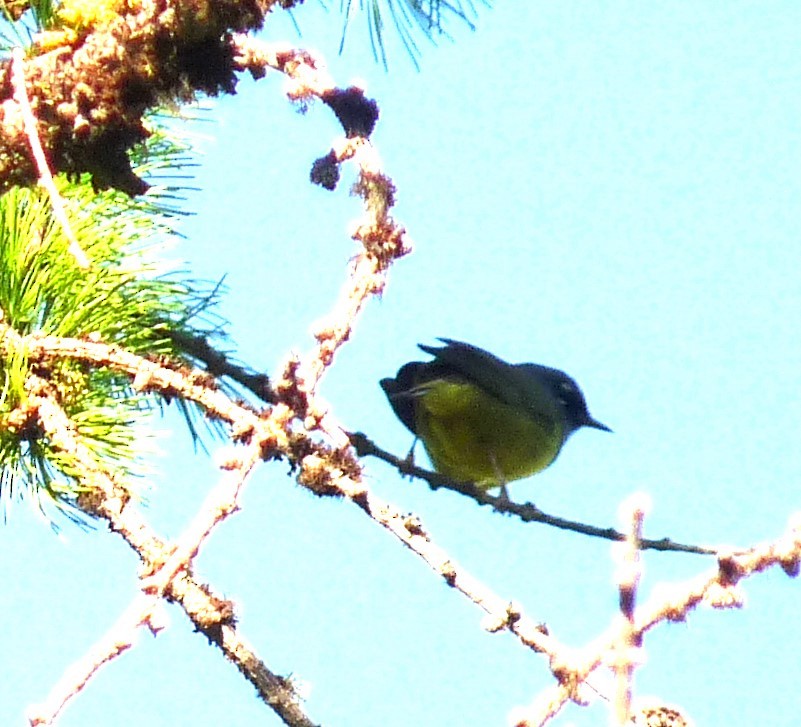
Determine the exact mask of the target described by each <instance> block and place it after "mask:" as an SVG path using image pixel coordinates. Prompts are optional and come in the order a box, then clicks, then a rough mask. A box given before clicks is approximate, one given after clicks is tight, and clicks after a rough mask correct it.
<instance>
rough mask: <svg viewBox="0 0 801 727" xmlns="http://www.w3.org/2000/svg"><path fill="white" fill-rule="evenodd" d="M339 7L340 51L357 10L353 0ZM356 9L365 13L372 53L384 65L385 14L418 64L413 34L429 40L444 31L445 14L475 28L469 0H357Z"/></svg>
mask: <svg viewBox="0 0 801 727" xmlns="http://www.w3.org/2000/svg"><path fill="white" fill-rule="evenodd" d="M340 9H341V11H342V14H343V15H344V18H345V23H344V26H343V28H342V40H341V43H340V52H341V51H342V49H343V48H344V46H345V36H346V34H347V31H348V26H349V24H350V20H351V16H352V15H353V14H354V13H355V12H357V8H356V3H355V1H354V0H340ZM358 11H361V12H364V13H366V15H367V23H368V28H369V31H370V46H371V48H372V51H373V57H374V58H375V59H376V60H379V59H380V60H381V62H382V63H383V64H384V67H385V68H386V67H387V50H386V46H385V45H384V33H385V29H386V28H385V26H386V22H385V18H386V17H387V16H389V19H390V20H391V21H392V25H394V27H395V30H396V32H397V33H398V35H399V36H400V39H401V41H402V42H403V45H404V47H405V48H406V50H407V51H408V53H409V55H410V57H411V59H412V62H413V63H414V64H415V66H417V65H418V59H419V57H420V48H419V47H418V45H417V40H416V39H417V37H420V36H422V37H425V38H428V39H429V40H433V39H434V37H435V36H441V35H445V36H447V31H446V28H445V25H444V22H445V20H446V18H447V17H448V16H452V17H455V18H458V19H459V20H460V21H462V22H464V23H465V24H466V25H467V26H468V27H469V28H470V29H471V30H474V29H475V26H474V25H473V23H472V21H471V20H470V18H471V17H474V16H475V3H474V2H473V0H453V1H452V2H448V1H447V0H358Z"/></svg>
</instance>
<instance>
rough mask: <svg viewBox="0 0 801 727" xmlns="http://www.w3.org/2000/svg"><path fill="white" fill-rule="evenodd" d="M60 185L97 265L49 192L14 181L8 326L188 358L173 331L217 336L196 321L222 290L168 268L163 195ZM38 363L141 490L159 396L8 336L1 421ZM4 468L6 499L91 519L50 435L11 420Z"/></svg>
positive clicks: (119, 474)
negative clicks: (46, 355)
mask: <svg viewBox="0 0 801 727" xmlns="http://www.w3.org/2000/svg"><path fill="white" fill-rule="evenodd" d="M173 151H174V149H173ZM169 156H170V155H169V154H168V155H167V157H168V158H169ZM61 188H62V190H61V191H62V194H63V196H64V201H65V206H66V209H67V213H68V216H69V220H70V225H71V227H72V230H73V232H74V234H75V236H76V237H77V239H78V241H79V243H80V245H81V247H82V248H83V250H84V251H85V253H86V254H87V256H88V257H89V259H90V260H91V262H92V264H91V266H90V268H89V269H82V268H80V267H79V266H78V265H77V263H76V262H75V260H74V258H73V256H72V255H71V254H70V253H69V252H68V241H67V239H66V236H65V234H64V231H63V230H62V228H61V226H60V225H59V224H58V223H57V221H56V220H55V218H54V215H53V212H52V207H51V204H50V200H49V198H48V197H47V195H46V194H44V193H43V192H42V191H41V190H38V189H37V190H30V189H13V190H11V191H10V192H8V193H7V194H5V195H4V196H3V197H2V198H0V309H2V313H3V323H4V324H5V325H8V326H10V327H11V328H13V329H14V331H15V332H16V333H18V334H20V335H26V334H32V333H36V334H40V335H53V336H61V337H70V338H87V337H89V338H91V339H97V340H100V341H103V342H104V343H113V344H116V345H118V346H120V347H122V348H124V349H126V350H127V351H129V352H132V353H136V354H140V355H143V356H145V355H147V356H168V357H170V358H172V359H180V358H181V352H180V351H179V350H177V349H176V345H175V343H174V338H173V336H171V335H170V334H171V333H172V332H175V331H178V332H181V333H184V334H186V335H195V336H197V335H205V334H207V333H208V332H209V331H208V322H207V325H206V326H205V327H204V326H203V325H202V321H201V324H198V323H197V320H198V315H200V316H202V314H203V313H204V311H206V310H207V309H208V307H209V305H211V304H212V303H213V300H214V296H213V295H211V294H209V293H208V292H203V291H199V286H198V285H197V284H196V283H194V282H193V281H191V280H188V279H184V278H182V277H181V276H179V275H177V274H175V273H170V272H169V271H167V270H166V269H165V264H164V262H163V252H164V244H163V243H162V242H161V241H162V240H164V239H169V237H170V229H169V227H168V226H167V220H168V217H165V212H164V210H163V209H161V208H160V207H159V203H158V196H156V197H155V201H153V200H148V198H145V200H144V201H139V202H136V201H133V202H132V201H130V200H128V199H127V198H126V197H124V196H123V195H120V194H119V193H114V192H107V193H104V194H101V195H96V194H94V193H93V192H92V189H91V186H90V185H89V184H88V183H79V184H74V185H70V184H67V183H66V182H64V181H63V180H62V181H61ZM168 212H169V210H168V211H167V213H168ZM212 328H215V326H212ZM9 340H10V339H9ZM32 372H35V373H36V374H37V375H39V376H41V377H43V378H46V379H47V380H48V382H49V384H50V386H51V387H52V388H53V389H54V390H55V391H56V392H57V395H58V400H59V403H60V405H61V407H62V408H63V409H64V411H65V412H66V414H67V415H68V416H69V417H70V419H71V420H72V422H73V423H74V425H75V431H76V433H77V436H78V437H79V439H80V441H81V443H82V444H84V445H85V446H86V447H88V449H89V451H90V452H91V454H92V457H93V459H94V460H95V462H96V463H97V464H98V466H100V467H102V468H104V469H105V470H107V471H111V472H113V473H114V476H115V478H116V479H117V480H118V481H119V482H121V483H123V484H125V485H127V486H128V487H133V486H134V484H135V482H136V479H137V476H138V475H141V474H143V469H142V464H141V462H142V457H141V455H142V454H143V452H144V451H145V450H147V448H148V437H147V436H146V429H145V427H144V426H143V425H144V423H145V418H146V415H147V413H148V411H149V410H150V409H152V408H153V406H154V405H158V404H159V401H158V399H157V398H156V397H155V396H153V395H150V396H147V395H142V394H139V393H137V392H136V391H134V390H133V388H132V386H131V381H130V377H129V376H127V375H123V374H121V373H119V372H116V371H114V370H112V369H110V368H107V367H95V366H89V365H87V364H85V363H83V362H80V361H75V360H71V359H68V358H62V359H51V360H46V361H35V362H33V361H31V360H29V356H28V354H27V352H26V351H25V350H24V348H23V347H16V348H15V347H14V346H13V345H9V343H8V340H7V342H6V353H5V355H3V357H2V358H0V382H2V391H0V421H2V422H8V417H9V416H12V417H13V416H14V413H15V412H19V411H20V410H23V409H24V407H25V403H26V401H27V398H28V396H29V394H28V392H27V391H26V382H27V381H28V378H29V376H30V374H31V373H32ZM188 411H189V410H186V412H187V413H188ZM190 425H191V421H190ZM0 467H2V474H1V475H0V497H1V498H2V500H3V502H4V504H6V505H7V504H8V503H9V502H10V501H12V500H17V499H26V498H28V497H30V498H31V499H32V500H33V501H34V502H35V503H36V504H37V505H38V507H39V509H40V510H41V511H42V512H43V513H44V514H45V515H47V516H48V517H49V514H48V513H49V508H48V505H49V504H55V505H56V506H57V508H58V509H60V510H62V511H64V512H65V513H66V514H67V515H68V516H69V517H71V518H73V519H78V520H79V519H80V517H79V515H78V513H77V512H76V510H75V508H74V502H75V498H76V496H77V494H78V491H79V484H78V477H77V476H78V474H79V473H78V472H76V470H75V468H76V463H75V462H74V461H72V460H71V458H70V456H69V455H68V454H65V453H64V452H62V451H58V450H57V449H56V448H54V447H53V446H52V444H51V442H50V441H49V440H48V438H47V437H46V436H43V433H42V432H40V431H35V430H34V431H31V430H30V429H28V430H23V431H19V430H18V429H15V428H14V427H9V426H6V425H3V426H0Z"/></svg>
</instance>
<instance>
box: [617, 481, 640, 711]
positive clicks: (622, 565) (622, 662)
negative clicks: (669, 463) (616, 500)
mask: <svg viewBox="0 0 801 727" xmlns="http://www.w3.org/2000/svg"><path fill="white" fill-rule="evenodd" d="M647 499H648V498H647V497H646V496H645V495H635V496H633V497H631V498H629V499H628V500H627V501H626V502H625V503H623V505H622V506H621V511H622V513H623V518H622V519H623V521H624V522H626V521H628V532H627V535H626V540H625V542H624V543H616V544H615V545H614V546H612V547H613V549H614V550H613V552H614V553H615V554H616V556H617V558H618V564H617V573H616V580H617V584H618V592H619V604H620V616H621V619H620V621H621V624H620V635H619V638H618V642H617V644H616V647H615V650H614V661H613V665H612V666H613V669H614V672H615V674H616V676H617V689H616V690H615V700H614V705H613V719H614V724H617V725H619V726H620V727H626V725H629V724H630V723H631V700H632V685H633V681H634V669H635V668H636V666H637V665H638V664H639V663H640V661H641V658H640V650H641V647H642V637H641V636H640V635H639V634H637V632H636V630H635V627H634V608H635V605H636V603H637V588H638V587H639V584H640V578H641V576H642V565H641V563H640V549H641V545H640V543H641V541H642V526H643V519H644V518H645V511H646V509H648V502H647Z"/></svg>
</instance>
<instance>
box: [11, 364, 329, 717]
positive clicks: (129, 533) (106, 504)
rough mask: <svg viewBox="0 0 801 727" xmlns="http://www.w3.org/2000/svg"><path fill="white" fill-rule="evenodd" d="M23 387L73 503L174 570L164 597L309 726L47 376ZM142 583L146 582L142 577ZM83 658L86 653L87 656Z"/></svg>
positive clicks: (154, 565)
mask: <svg viewBox="0 0 801 727" xmlns="http://www.w3.org/2000/svg"><path fill="white" fill-rule="evenodd" d="M28 389H29V394H30V396H29V402H28V404H27V406H28V409H29V412H28V414H29V416H35V417H36V419H37V421H38V422H39V424H40V426H41V427H42V430H43V431H44V432H45V433H46V435H47V437H48V441H49V444H50V446H51V447H53V448H54V449H56V450H58V451H62V452H64V453H65V454H67V455H69V456H70V457H71V458H72V459H73V460H74V461H75V463H76V465H77V466H78V468H79V469H80V471H81V472H82V484H83V485H84V486H85V487H87V491H86V492H85V493H83V494H81V495H80V496H79V498H78V505H79V506H80V507H81V508H82V509H83V510H84V511H85V512H87V513H88V514H91V515H94V516H97V517H101V518H103V519H105V520H107V521H108V522H109V524H110V526H111V528H112V530H113V531H114V532H117V533H119V534H120V535H121V536H122V537H123V538H124V540H125V541H126V542H127V543H128V544H129V545H130V546H131V548H132V549H133V550H134V551H135V552H136V553H137V554H138V555H139V557H140V558H141V559H142V562H143V564H144V566H145V571H146V572H147V573H155V572H157V571H158V570H159V569H160V568H161V567H163V566H164V564H165V563H167V564H169V568H168V570H172V571H175V574H174V577H172V578H171V579H170V580H168V581H166V582H165V583H158V582H157V583H158V585H159V587H163V592H164V595H165V597H166V598H167V599H168V600H170V601H174V602H176V603H179V604H180V605H181V606H182V608H183V609H184V611H185V613H186V614H187V616H188V617H189V618H190V619H191V620H192V622H193V623H194V624H195V626H196V627H197V629H198V630H199V631H200V632H202V633H203V634H205V635H206V636H207V638H208V639H209V640H210V641H211V642H212V643H215V644H216V645H217V646H219V647H220V649H221V650H222V651H223V653H224V654H225V655H226V656H227V657H228V658H229V660H231V661H232V662H233V663H234V664H235V666H236V667H237V668H238V669H239V671H240V672H241V673H242V674H244V675H245V677H246V678H247V679H248V680H249V681H250V682H251V683H252V684H253V685H254V686H255V687H256V689H257V690H258V692H259V695H260V696H261V698H262V699H263V700H264V701H265V702H266V703H267V704H268V705H269V706H270V707H271V708H272V709H273V710H274V711H275V712H276V713H277V714H278V715H279V716H280V717H281V719H283V721H284V723H285V724H287V725H291V726H292V727H313V724H314V723H313V722H311V720H309V718H308V717H307V716H306V715H305V713H304V712H303V710H302V708H301V706H300V702H299V699H298V696H297V694H296V693H295V690H294V688H293V686H292V683H291V682H290V680H288V679H285V678H284V677H281V676H279V675H277V674H274V673H273V672H272V671H270V670H269V669H268V668H267V666H266V665H265V664H264V662H263V661H262V660H261V659H259V658H258V656H257V655H256V654H255V652H254V650H253V649H252V647H250V645H249V644H247V642H246V641H245V640H244V639H243V638H242V637H241V635H240V634H239V633H238V630H237V628H236V626H235V619H234V613H233V606H232V604H231V603H230V602H228V601H225V600H223V599H220V598H218V597H216V596H215V595H214V594H213V593H212V592H211V590H210V589H209V587H208V586H205V585H201V584H198V583H196V582H195V581H194V579H193V578H192V576H191V574H190V573H189V570H188V567H184V568H181V567H180V566H179V567H178V568H177V569H176V568H175V564H174V562H173V561H171V560H170V556H171V555H172V551H173V548H172V547H171V546H170V545H169V544H168V543H166V542H165V541H163V540H162V539H161V538H159V537H158V535H157V534H156V533H155V532H154V531H153V529H152V528H151V526H150V525H149V524H148V523H147V521H146V520H145V519H144V518H143V517H142V514H141V513H140V512H139V510H138V509H137V508H136V507H135V506H134V505H133V504H132V501H131V497H130V495H129V493H128V492H127V491H126V490H125V489H124V488H122V487H121V486H120V485H118V484H117V483H116V482H115V481H114V479H113V477H112V476H111V475H110V474H109V473H107V472H105V471H104V470H103V469H102V468H101V467H100V466H99V465H98V463H97V462H96V460H95V459H94V457H93V456H92V454H91V452H89V451H88V450H87V448H86V447H85V445H83V444H82V443H81V442H80V440H79V438H78V437H77V435H76V433H75V431H74V429H73V427H72V425H71V423H70V421H69V419H68V418H67V417H66V415H65V414H64V412H63V410H62V409H61V408H60V407H59V406H58V404H56V403H55V397H54V395H53V393H51V391H50V385H49V384H48V382H46V381H44V380H43V379H40V378H39V377H36V376H31V377H30V378H29V385H28ZM242 411H243V412H246V411H247V410H245V409H243V410H242ZM182 562H183V563H185V561H182ZM144 583H145V586H146V587H147V586H149V585H152V584H151V583H148V581H147V580H146V581H145V582H144ZM128 623H130V621H129V622H128ZM126 632H127V627H126V628H124V629H123V635H121V636H120V637H119V639H118V641H119V643H123V644H124V643H126V638H125V635H124V634H125V633H126ZM112 641H114V640H113V639H107V640H104V643H105V644H106V645H108V644H109V643H112ZM101 651H102V649H101ZM122 651H124V649H121V650H119V652H116V651H115V650H114V649H109V648H106V649H105V654H106V656H107V659H106V660H105V661H108V660H110V659H112V658H114V657H115V656H116V655H118V653H122ZM89 661H92V659H91V658H89ZM105 661H103V662H102V663H105ZM79 671H80V670H79ZM76 673H77V672H76ZM81 673H82V674H84V675H86V673H87V672H86V670H85V669H84V670H83V671H82V672H81ZM78 676H80V674H78ZM81 681H82V680H81V679H80V678H78V679H77V681H73V684H74V687H75V688H74V689H65V688H64V687H63V685H62V687H61V694H67V696H68V698H69V697H71V696H73V695H74V694H76V693H77V691H79V690H80V688H81V686H80V684H79V682H81ZM65 683H66V682H65Z"/></svg>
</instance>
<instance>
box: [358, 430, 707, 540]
mask: <svg viewBox="0 0 801 727" xmlns="http://www.w3.org/2000/svg"><path fill="white" fill-rule="evenodd" d="M348 436H349V438H350V441H351V443H352V444H353V446H354V447H355V448H356V452H357V454H358V455H359V456H360V457H365V456H368V455H369V456H373V457H377V458H378V459H381V460H383V461H384V462H387V463H389V464H391V465H393V466H394V467H396V468H397V470H398V471H399V472H400V473H401V474H404V475H408V476H410V477H416V478H418V479H421V480H425V481H426V482H427V483H428V485H429V487H430V488H431V489H432V490H439V489H446V490H453V491H454V492H458V493H459V494H462V495H466V496H467V497H470V498H472V499H473V500H475V501H476V502H477V503H478V504H479V505H488V506H489V507H491V508H492V509H493V510H495V511H497V512H500V513H508V514H510V515H516V516H517V517H518V518H520V519H521V520H522V521H523V522H535V523H543V524H544V525H550V526H552V527H555V528H559V529H560V530H569V531H571V532H574V533H581V534H582V535H589V536H591V537H594V538H603V539H605V540H618V541H623V540H625V539H626V534H625V533H623V532H620V531H618V530H615V529H614V528H611V527H610V528H604V527H598V526H596V525H589V524H587V523H582V522H578V521H576V520H568V519H567V518H563V517H559V516H558V515H549V514H548V513H546V512H543V511H542V510H540V509H539V508H538V507H537V506H536V505H534V504H533V503H531V502H525V503H517V502H512V501H511V500H509V499H507V498H504V497H497V496H493V495H490V494H489V493H488V492H487V491H486V490H483V489H481V488H479V487H476V486H475V485H473V484H472V483H469V482H456V481H455V480H451V479H450V478H448V477H445V476H443V475H441V474H439V473H438V472H430V471H429V470H426V469H423V468H422V467H418V466H416V465H415V464H413V463H411V462H410V461H409V460H408V459H407V458H401V457H398V456H396V455H394V454H392V453H391V452H388V451H387V450H385V449H381V447H379V446H378V445H377V444H375V442H373V441H372V440H371V439H369V438H368V437H367V436H366V435H365V434H363V433H362V432H351V433H349V434H348ZM640 547H641V548H642V549H643V550H660V551H671V552H677V553H693V554H696V555H717V554H718V553H719V549H718V548H714V547H711V546H707V545H685V544H683V543H677V542H675V541H673V540H671V539H670V538H660V539H659V540H652V539H650V538H643V539H642V540H641V541H640Z"/></svg>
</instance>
